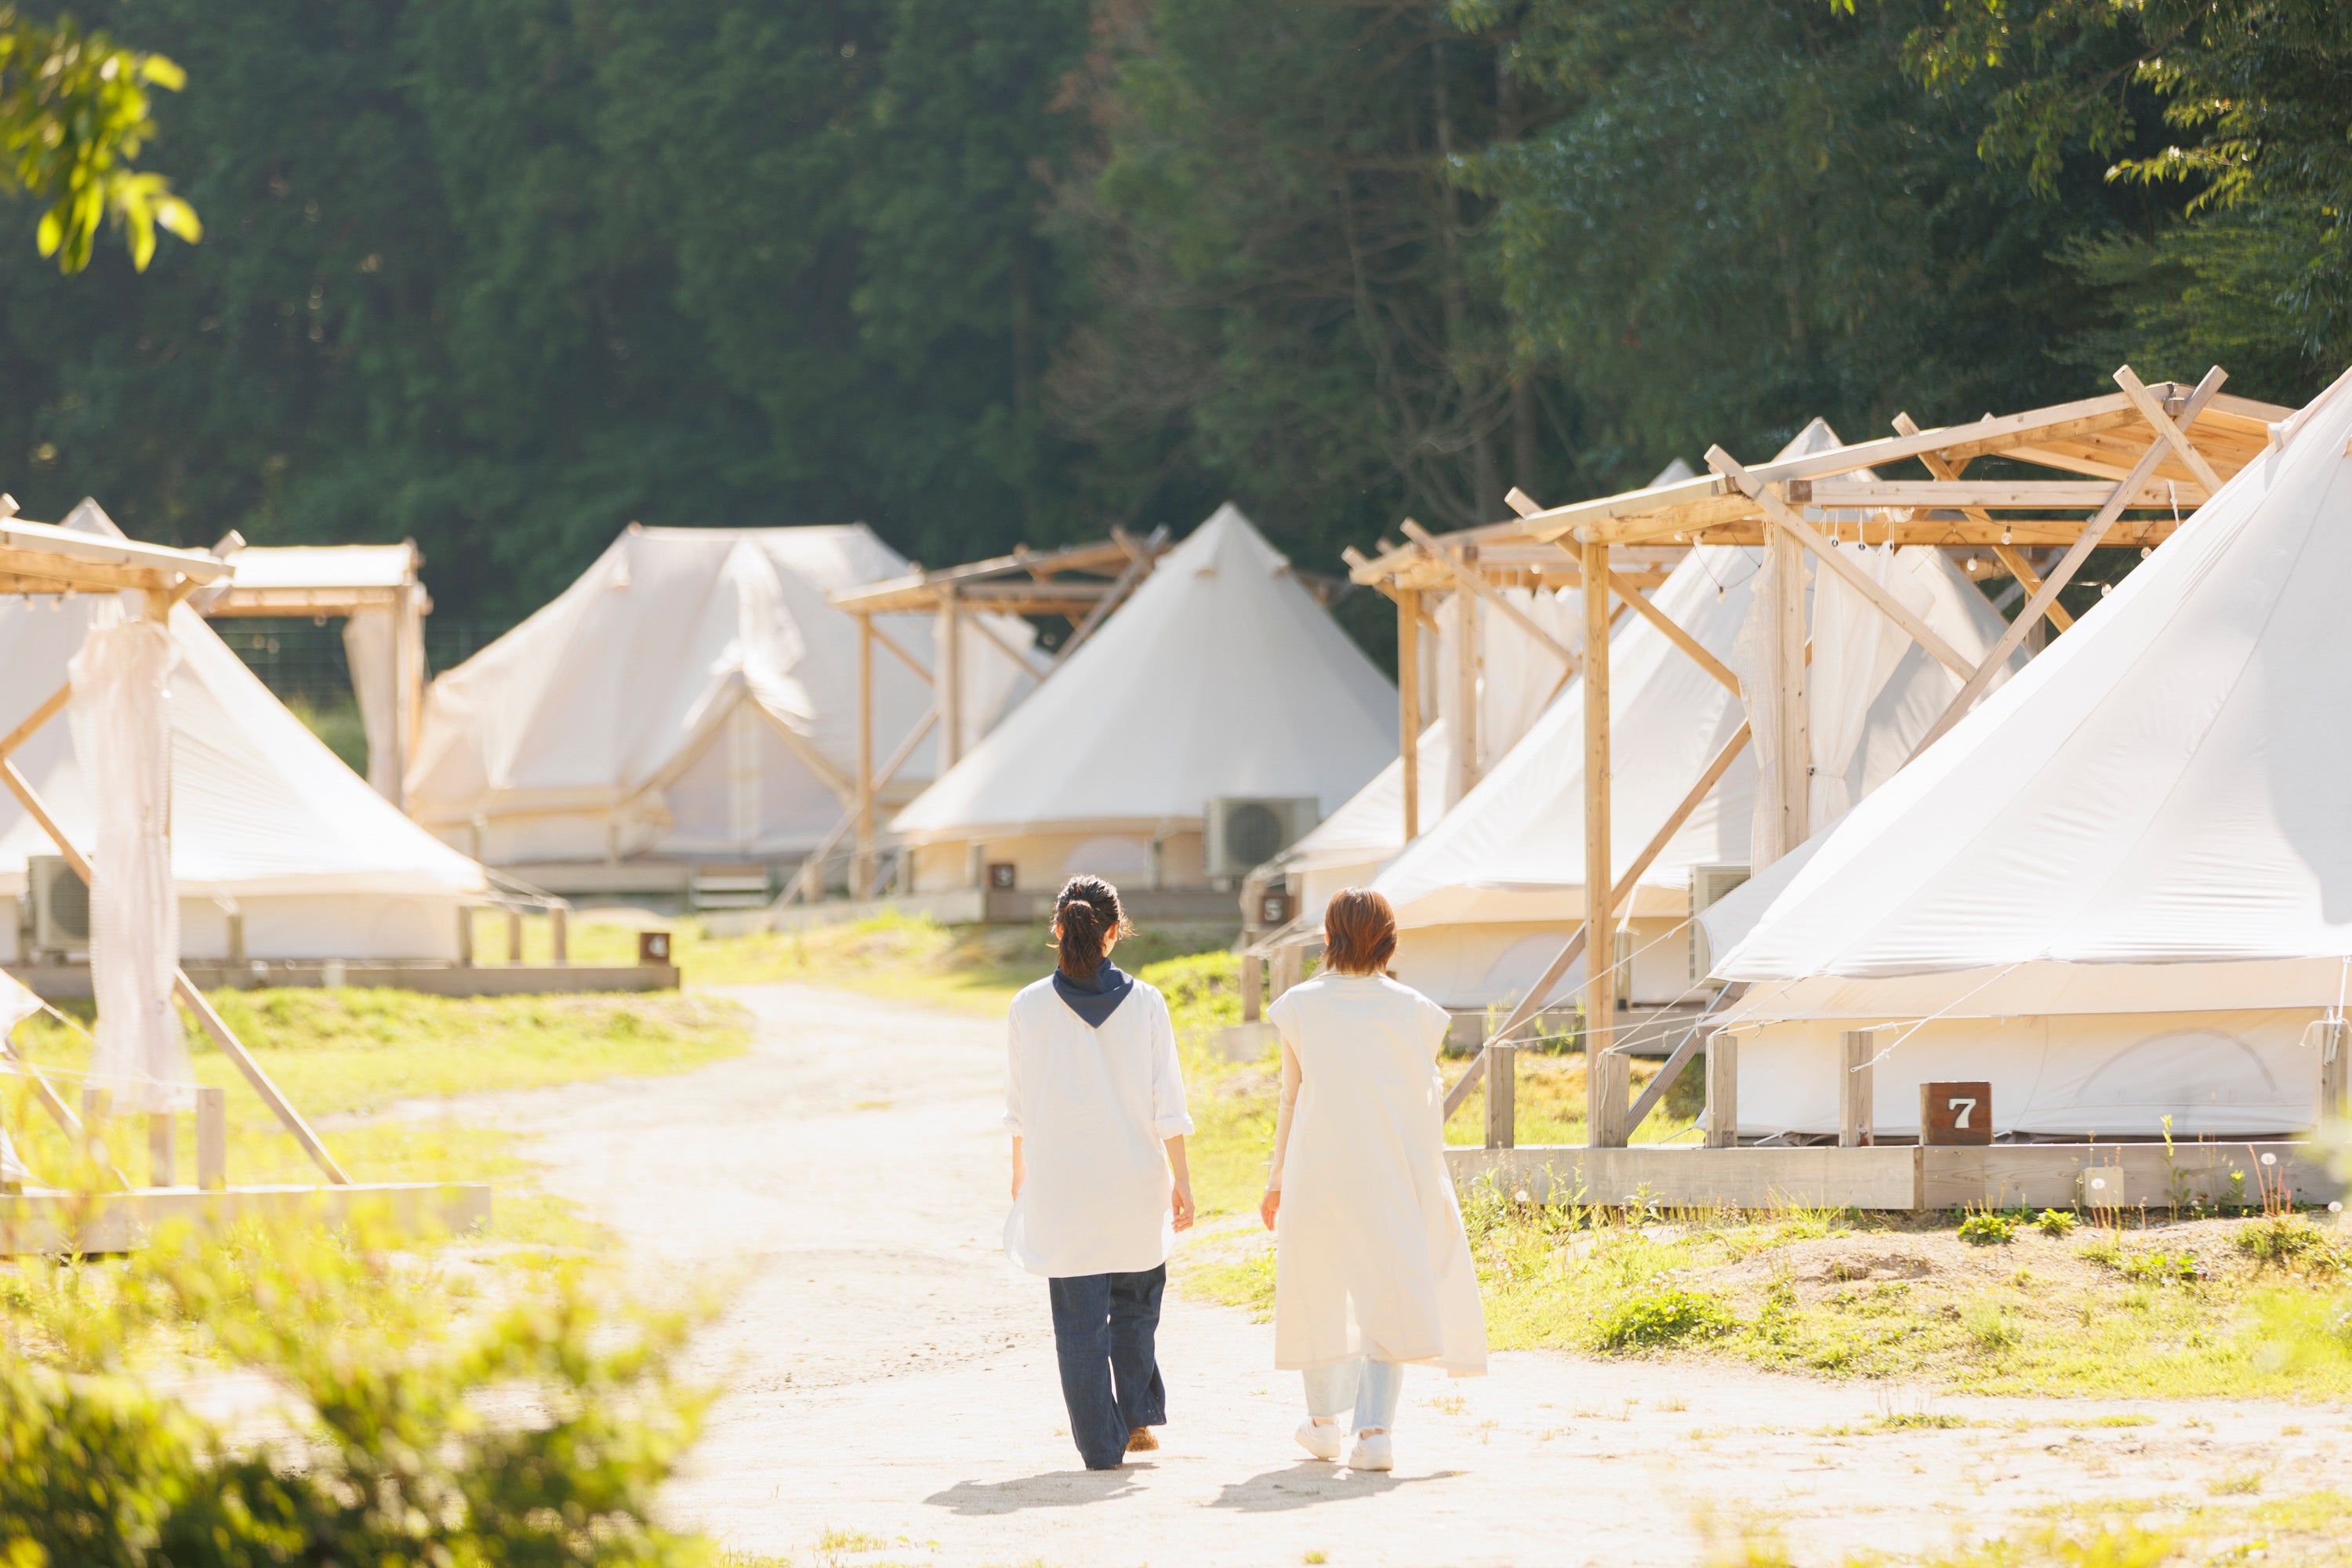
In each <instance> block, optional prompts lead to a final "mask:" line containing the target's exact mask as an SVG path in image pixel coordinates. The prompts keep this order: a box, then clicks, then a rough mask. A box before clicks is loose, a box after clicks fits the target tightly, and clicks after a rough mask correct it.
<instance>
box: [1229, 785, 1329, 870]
mask: <svg viewBox="0 0 2352 1568" xmlns="http://www.w3.org/2000/svg"><path fill="white" fill-rule="evenodd" d="M1320 820H1322V812H1321V810H1320V803H1319V802H1318V801H1317V800H1316V798H1315V797H1314V796H1313V795H1228V796H1225V797H1224V798H1223V799H1219V800H1213V801H1211V802H1210V803H1209V816H1208V830H1209V845H1208V851H1209V854H1208V860H1209V863H1208V866H1207V868H1206V869H1207V871H1208V874H1209V875H1210V876H1212V877H1245V876H1247V875H1249V874H1250V873H1251V872H1252V871H1255V870H1256V869H1257V868H1259V867H1260V866H1263V865H1265V863H1266V862H1267V861H1268V860H1271V859H1273V858H1275V857H1276V856H1277V855H1279V854H1281V853H1282V852H1283V851H1284V850H1285V849H1287V848H1289V847H1291V845H1293V844H1294V843H1296V842H1297V840H1298V839H1299V838H1300V837H1303V836H1304V835H1305V834H1306V832H1307V829H1308V828H1310V827H1312V826H1315V825H1316V823H1318V821H1320Z"/></svg>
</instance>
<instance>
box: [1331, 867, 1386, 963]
mask: <svg viewBox="0 0 2352 1568" xmlns="http://www.w3.org/2000/svg"><path fill="white" fill-rule="evenodd" d="M1396 945H1397V923H1396V910H1393V909H1391V908H1390V907H1389V901H1388V900H1387V899H1385V898H1383V897H1381V895H1380V894H1378V893H1376V892H1374V891H1372V889H1370V888H1342V889H1339V891H1338V892H1336V893H1334V894H1332V895H1331V901H1330V902H1329V903H1328V904H1326V905H1325V906H1324V907H1323V968H1324V970H1325V971H1326V972H1327V973H1334V974H1386V973H1388V970H1389V960H1390V959H1391V958H1394V957H1395V956H1396Z"/></svg>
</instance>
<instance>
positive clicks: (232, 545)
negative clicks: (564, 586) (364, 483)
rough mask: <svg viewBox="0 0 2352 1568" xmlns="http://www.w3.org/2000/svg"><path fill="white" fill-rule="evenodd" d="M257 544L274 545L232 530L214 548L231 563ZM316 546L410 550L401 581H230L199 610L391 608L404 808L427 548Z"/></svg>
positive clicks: (238, 613)
mask: <svg viewBox="0 0 2352 1568" xmlns="http://www.w3.org/2000/svg"><path fill="white" fill-rule="evenodd" d="M256 548H259V549H261V550H263V551H265V552H267V551H268V549H269V548H270V547H269V546H267V545H264V546H259V547H256V546H252V545H248V544H247V543H246V542H245V538H244V536H243V535H242V534H239V533H235V532H231V533H230V534H228V535H227V536H226V538H224V539H223V540H222V541H221V542H219V543H218V544H216V545H215V546H214V547H213V551H214V553H215V554H216V555H219V556H221V557H223V558H225V559H227V560H229V561H230V562H231V563H232V564H233V563H235V560H236V557H237V556H240V555H244V554H246V553H247V552H250V551H252V550H254V549H256ZM315 548H318V549H321V550H335V549H338V548H341V549H352V548H357V549H362V550H369V551H385V550H404V551H406V552H407V560H406V563H405V565H404V570H403V571H402V573H401V577H400V581H399V582H398V583H395V584H364V585H362V584H352V583H348V582H345V583H326V582H316V583H302V584H291V583H289V584H271V585H269V586H258V585H252V584H240V583H238V582H236V580H235V579H234V578H232V579H230V580H229V581H228V582H226V583H225V584H218V585H216V586H215V588H214V589H213V591H211V592H209V593H206V594H205V595H203V596H202V597H201V598H199V599H198V600H197V607H198V609H200V610H201V611H202V612H203V614H204V616H205V619H206V620H208V621H217V620H232V619H241V618H242V619H263V618H278V617H284V618H289V619H290V618H294V617H299V616H312V617H314V618H315V617H318V616H342V617H344V618H346V619H348V618H350V617H351V616H355V615H358V614H360V613H362V611H367V610H390V611H392V612H393V613H394V619H393V655H392V668H393V681H394V688H393V692H392V713H393V749H394V754H395V756H396V759H397V761H396V763H395V766H394V770H393V774H392V777H393V795H392V804H393V805H405V801H404V795H405V793H406V781H407V777H408V760H409V756H410V754H411V752H414V750H415V745H416V736H417V732H418V731H419V729H420V728H421V727H422V725H423V723H424V720H425V679H424V675H425V658H424V653H425V616H429V615H431V614H432V613H433V596H432V595H430V594H429V593H427V592H426V591H425V583H424V580H423V578H422V577H421V576H420V575H419V572H420V568H422V567H423V565H424V563H425V553H424V552H423V551H421V550H419V549H417V548H416V542H415V540H413V539H404V540H402V541H401V542H400V543H399V544H397V545H361V546H335V545H322V546H317V547H315Z"/></svg>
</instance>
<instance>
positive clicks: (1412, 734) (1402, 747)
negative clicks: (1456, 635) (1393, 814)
mask: <svg viewBox="0 0 2352 1568" xmlns="http://www.w3.org/2000/svg"><path fill="white" fill-rule="evenodd" d="M1397 733H1398V735H1399V736H1400V737H1401V739H1400V741H1399V742H1398V753H1397V755H1398V760H1399V761H1400V762H1402V763H1403V764H1404V838H1403V842H1404V843H1407V844H1410V843H1412V841H1413V840H1414V839H1415V838H1417V837H1420V835H1421V595H1420V593H1419V591H1418V590H1415V589H1411V588H1408V589H1405V590H1403V591H1402V592H1401V593H1399V594H1398V595H1397Z"/></svg>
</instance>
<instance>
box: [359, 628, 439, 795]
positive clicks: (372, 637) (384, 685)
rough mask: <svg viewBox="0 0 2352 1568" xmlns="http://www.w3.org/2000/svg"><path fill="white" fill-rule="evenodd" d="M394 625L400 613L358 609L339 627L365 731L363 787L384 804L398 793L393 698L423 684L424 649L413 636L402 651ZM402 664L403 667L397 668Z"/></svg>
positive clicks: (396, 705) (396, 719)
mask: <svg viewBox="0 0 2352 1568" xmlns="http://www.w3.org/2000/svg"><path fill="white" fill-rule="evenodd" d="M399 625H400V613H399V612H398V611H396V610H393V609H389V608H387V609H366V610H362V611H360V612H359V613H358V614H356V615H354V616H350V617H349V618H347V619H346V620H345V621H344V622H343V656H344V658H348V659H349V660H350V661H351V666H352V695H353V696H354V697H356V698H357V700H358V701H359V706H360V724H361V726H362V728H363V729H364V730H365V731H367V748H368V784H369V785H370V786H371V787H372V788H373V789H374V791H375V792H376V794H378V795H383V797H384V798H386V799H387V800H389V799H391V798H392V797H393V796H394V795H397V794H398V793H399V789H400V703H399V700H397V698H396V697H395V696H394V693H395V692H400V691H410V692H413V691H415V690H416V689H419V688H421V687H422V686H423V685H424V684H425V645H424V644H423V643H422V642H421V641H418V640H417V639H415V638H413V637H412V638H410V639H409V640H408V643H407V645H406V646H405V647H403V646H402V643H401V638H400V635H399ZM402 663H405V664H406V665H407V667H408V668H406V669H404V670H400V669H396V668H395V666H396V665H398V664H402ZM395 678H397V679H395Z"/></svg>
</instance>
